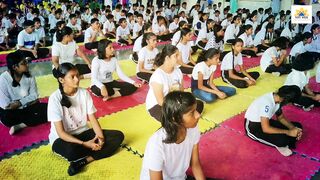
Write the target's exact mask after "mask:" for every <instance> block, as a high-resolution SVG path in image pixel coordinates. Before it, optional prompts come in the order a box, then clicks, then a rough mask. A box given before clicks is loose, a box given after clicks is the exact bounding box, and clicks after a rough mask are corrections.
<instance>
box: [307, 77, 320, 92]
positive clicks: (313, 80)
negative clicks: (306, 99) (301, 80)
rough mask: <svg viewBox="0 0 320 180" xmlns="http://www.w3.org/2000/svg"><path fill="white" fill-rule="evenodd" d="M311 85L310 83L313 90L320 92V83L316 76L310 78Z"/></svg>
mask: <svg viewBox="0 0 320 180" xmlns="http://www.w3.org/2000/svg"><path fill="white" fill-rule="evenodd" d="M309 85H310V88H311V89H312V90H313V91H315V92H319V93H320V83H317V82H316V78H315V77H313V78H310V81H309Z"/></svg>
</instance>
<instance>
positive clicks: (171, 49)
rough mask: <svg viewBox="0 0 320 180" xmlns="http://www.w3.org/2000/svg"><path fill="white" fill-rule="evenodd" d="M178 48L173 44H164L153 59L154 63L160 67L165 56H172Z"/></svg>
mask: <svg viewBox="0 0 320 180" xmlns="http://www.w3.org/2000/svg"><path fill="white" fill-rule="evenodd" d="M177 50H178V48H177V47H176V46H173V45H171V44H169V45H166V46H164V48H163V49H162V51H161V52H160V53H158V54H157V56H156V58H155V60H154V65H156V66H157V67H160V66H161V65H162V64H163V63H164V61H165V58H166V57H167V56H169V57H170V56H172V55H173V54H174V53H176V52H177Z"/></svg>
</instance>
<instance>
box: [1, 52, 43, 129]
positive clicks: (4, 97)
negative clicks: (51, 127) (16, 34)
mask: <svg viewBox="0 0 320 180" xmlns="http://www.w3.org/2000/svg"><path fill="white" fill-rule="evenodd" d="M28 60H30V59H27V58H26V57H25V56H24V54H23V53H22V52H20V51H16V52H13V53H10V54H8V55H7V68H8V71H5V72H3V73H2V74H1V75H0V84H1V86H0V120H1V122H2V124H3V125H5V126H6V127H8V128H10V130H9V134H10V135H12V134H14V133H16V132H17V131H18V130H20V129H22V128H25V127H27V126H36V125H38V124H41V123H45V122H47V103H40V102H39V101H38V95H39V94H38V89H37V83H36V80H35V78H34V77H32V76H31V75H30V73H29V68H28Z"/></svg>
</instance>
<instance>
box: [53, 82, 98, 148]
mask: <svg viewBox="0 0 320 180" xmlns="http://www.w3.org/2000/svg"><path fill="white" fill-rule="evenodd" d="M61 99H62V95H61V92H60V90H59V89H58V90H56V91H55V92H54V93H53V94H51V96H50V97H49V102H48V121H49V122H51V129H50V134H49V142H50V144H53V142H54V141H55V140H56V139H58V138H59V135H58V133H57V130H56V127H55V125H54V123H55V122H59V121H62V124H63V129H64V131H65V132H67V133H68V134H71V135H77V134H80V133H82V132H84V131H86V130H88V129H89V127H88V126H87V121H88V115H90V114H93V113H95V112H96V111H97V110H96V108H95V107H94V105H93V101H92V98H91V96H90V94H89V93H88V91H87V90H86V89H83V88H78V90H77V92H76V94H75V95H73V96H68V99H69V101H70V102H71V106H70V107H69V108H67V107H65V106H62V105H61V103H60V101H61ZM83 102H85V103H83Z"/></svg>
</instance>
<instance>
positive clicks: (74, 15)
mask: <svg viewBox="0 0 320 180" xmlns="http://www.w3.org/2000/svg"><path fill="white" fill-rule="evenodd" d="M76 17H77V15H76V14H70V16H69V19H70V20H71V19H72V18H76Z"/></svg>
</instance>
